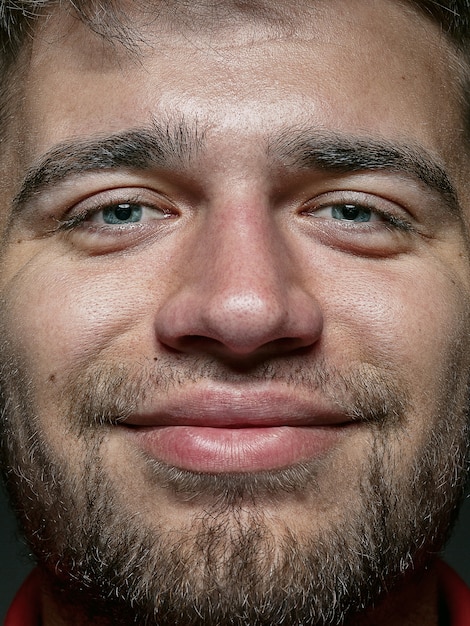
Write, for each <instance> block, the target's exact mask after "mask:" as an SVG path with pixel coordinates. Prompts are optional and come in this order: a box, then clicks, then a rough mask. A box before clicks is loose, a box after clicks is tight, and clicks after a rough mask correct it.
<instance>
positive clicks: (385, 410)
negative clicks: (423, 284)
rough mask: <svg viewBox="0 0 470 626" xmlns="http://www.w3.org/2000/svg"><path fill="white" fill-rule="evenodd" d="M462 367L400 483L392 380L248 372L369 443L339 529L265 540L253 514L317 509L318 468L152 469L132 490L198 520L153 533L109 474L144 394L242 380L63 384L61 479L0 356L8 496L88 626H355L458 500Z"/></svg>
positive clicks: (126, 376)
mask: <svg viewBox="0 0 470 626" xmlns="http://www.w3.org/2000/svg"><path fill="white" fill-rule="evenodd" d="M458 353H459V354H460V356H458V354H457V352H456V351H454V352H453V359H452V362H450V363H449V366H448V368H447V369H446V371H445V376H443V384H442V389H441V390H440V401H439V403H438V408H437V409H436V414H435V415H433V416H429V418H428V419H429V421H430V422H431V423H432V424H433V426H432V428H429V432H428V434H427V437H426V440H425V441H423V442H422V443H421V445H420V446H418V448H417V449H416V451H415V456H414V461H413V463H412V464H410V466H409V467H407V468H405V470H403V469H402V468H401V467H400V466H401V459H400V456H399V446H397V442H399V440H400V437H406V423H407V412H408V411H409V401H408V399H407V393H406V385H404V384H400V385H397V384H396V379H397V377H396V372H395V373H394V374H392V373H391V371H390V368H386V367H382V368H376V367H372V366H367V367H366V366H363V367H362V368H359V370H358V368H355V369H354V371H350V372H340V371H339V370H335V369H334V368H331V367H327V366H326V364H325V363H318V364H317V365H315V366H314V368H313V369H312V366H311V364H310V366H309V367H310V369H306V367H305V366H303V367H300V366H296V367H292V368H291V369H290V370H288V371H287V370H286V365H285V363H284V364H283V365H282V366H281V365H279V366H276V365H274V364H271V365H270V366H269V368H267V367H263V368H261V367H259V368H257V369H256V371H255V370H253V371H251V372H250V377H249V380H250V381H253V380H255V379H257V378H259V379H260V380H266V378H271V379H276V378H279V379H282V380H283V381H284V382H287V384H290V385H292V386H294V385H297V386H303V387H310V388H316V389H320V390H321V392H322V393H323V394H325V396H327V397H330V398H333V399H334V401H335V402H336V403H337V404H338V405H339V406H341V407H342V408H343V410H344V411H345V412H346V413H347V414H348V415H349V417H350V418H351V419H352V420H358V421H360V422H362V423H363V425H366V426H367V428H368V429H369V431H370V442H371V445H370V448H369V452H368V455H367V458H366V459H364V461H363V463H362V464H361V467H357V468H355V470H356V473H357V480H356V483H355V487H356V488H355V491H354V492H353V493H351V498H350V499H349V500H348V501H347V502H346V501H345V502H342V506H343V510H342V514H341V515H328V511H326V512H325V511H321V512H320V511H318V514H316V515H315V517H316V518H317V519H315V520H312V528H311V529H303V530H299V529H297V528H296V526H295V523H292V524H290V522H289V520H288V519H283V518H282V517H279V518H278V519H276V524H275V529H274V527H273V520H272V516H271V517H270V516H269V515H267V514H266V512H265V509H264V507H263V504H265V503H266V502H269V503H270V505H271V507H272V505H273V503H274V504H275V503H276V502H279V504H281V503H282V502H284V501H285V499H289V498H291V499H294V500H296V501H297V502H302V500H303V499H305V498H306V494H310V495H311V494H312V493H313V497H315V495H316V494H315V492H316V490H317V491H318V493H319V495H321V494H320V490H321V487H320V486H321V480H320V476H321V474H322V472H324V471H329V470H328V469H326V470H325V467H324V463H323V461H322V460H318V459H317V460H312V461H307V462H305V463H302V464H298V465H296V466H293V467H290V468H286V469H281V470H277V471H274V472H257V473H226V474H224V473H220V474H202V473H195V472H190V471H185V470H181V469H178V468H175V467H170V466H168V465H166V464H164V463H160V462H158V461H155V460H153V461H152V462H148V463H147V465H146V472H145V476H144V477H143V478H142V477H141V479H142V480H145V481H146V484H147V487H148V489H152V488H157V487H158V489H160V490H161V489H164V490H166V491H167V492H169V493H171V494H172V496H173V497H175V498H176V499H177V500H178V502H179V503H180V504H181V503H184V502H185V503H187V504H188V505H191V506H196V508H197V511H198V512H197V514H196V515H194V514H193V515H191V516H188V522H187V523H186V524H183V525H180V526H179V527H178V528H169V527H168V526H165V524H164V523H162V522H161V521H160V516H159V504H158V502H155V504H154V508H155V510H154V514H153V517H152V522H151V523H149V521H148V519H146V518H145V516H141V515H140V514H139V512H136V511H135V510H134V509H133V508H132V506H130V505H129V504H128V503H127V502H126V499H125V495H123V492H122V490H121V488H120V487H121V486H120V483H119V480H118V479H117V478H116V477H115V476H113V475H112V473H111V472H110V470H109V468H108V467H107V464H106V452H105V443H106V441H107V438H108V435H109V434H110V433H111V432H112V429H113V428H114V427H115V426H116V424H119V423H120V422H121V421H122V420H124V419H125V418H126V417H127V416H128V415H129V414H131V413H132V411H133V409H134V408H135V406H136V399H139V400H145V397H146V394H147V393H148V391H149V390H150V391H152V393H155V389H160V390H162V391H164V392H166V391H168V390H169V389H170V390H177V388H178V386H180V385H184V384H185V383H186V382H187V381H188V380H190V381H192V382H194V381H197V380H202V379H204V378H206V379H207V378H208V379H211V380H214V379H219V380H222V379H223V380H229V379H230V380H235V379H236V380H237V382H240V383H243V377H244V376H246V374H236V373H234V372H227V371H222V370H221V368H220V366H219V365H217V364H215V363H212V364H208V363H206V362H205V363H200V362H198V361H197V360H196V359H191V360H190V361H191V362H189V359H188V363H187V365H186V366H185V365H183V364H182V363H181V361H180V362H179V363H178V365H177V367H174V364H172V363H170V362H168V363H165V362H164V361H161V362H160V363H159V364H158V365H157V366H155V367H154V369H153V370H152V372H151V373H148V372H147V374H145V375H144V373H143V372H142V371H137V370H136V368H135V367H134V366H130V365H129V366H125V365H119V366H114V367H112V366H109V365H106V364H95V365H92V366H90V367H88V368H85V369H84V371H83V373H82V374H81V375H80V376H79V377H78V378H76V379H75V380H72V379H71V380H69V381H68V383H67V385H66V388H67V390H68V393H67V400H66V401H65V404H64V405H63V407H62V414H63V416H64V417H63V420H64V422H65V423H67V429H68V433H69V435H72V436H73V437H75V438H76V441H77V443H78V444H79V446H80V447H82V448H83V450H84V452H83V455H82V457H81V462H80V463H79V464H77V463H75V465H74V466H72V465H71V464H70V463H69V462H67V460H65V459H64V458H59V457H58V456H57V454H56V453H54V450H53V447H52V446H51V445H50V441H49V440H48V438H47V437H46V436H45V435H44V431H43V428H42V427H41V419H40V416H39V415H38V411H37V410H36V408H35V401H34V399H33V396H34V390H33V384H32V382H31V381H30V379H29V378H28V376H27V374H26V372H27V368H26V367H25V366H24V365H23V364H21V363H19V361H18V359H17V358H16V357H14V356H13V351H12V350H11V348H9V347H8V345H7V344H6V343H5V344H4V347H3V363H4V364H7V365H6V366H4V368H3V370H2V381H1V383H2V390H3V401H4V407H5V408H4V419H3V439H2V441H3V448H2V452H3V467H4V473H5V478H6V484H7V487H8V490H9V493H10V497H11V500H12V504H13V508H14V509H15V511H16V513H17V515H18V518H19V520H20V523H21V526H22V530H23V532H24V534H25V536H26V539H27V541H28V542H29V544H30V546H31V549H32V551H33V553H34V554H35V556H36V558H37V560H38V563H39V565H40V566H41V568H42V569H43V573H44V574H45V575H46V577H47V580H48V584H49V587H50V589H51V590H52V593H53V594H57V595H56V597H57V598H59V603H62V604H63V605H66V606H68V607H70V608H73V610H74V611H75V613H76V614H80V615H82V616H84V617H85V619H88V620H90V622H93V623H96V622H99V623H100V624H101V623H103V624H108V623H109V624H114V625H116V626H121V625H122V626H124V625H126V624H140V625H143V626H151V625H157V624H158V626H170V625H171V626H180V625H181V626H202V625H207V624H211V625H220V626H222V625H224V626H225V625H233V626H261V625H268V624H269V625H271V624H285V625H286V626H294V625H295V626H298V625H302V626H334V625H336V626H337V625H340V624H346V623H347V624H356V623H357V624H359V623H361V624H362V623H366V621H364V622H363V621H362V620H363V619H366V618H365V617H364V616H367V612H368V610H369V609H370V608H371V607H374V606H376V605H377V604H379V603H380V601H381V600H382V598H383V596H384V595H386V594H387V593H389V592H390V590H392V589H398V588H399V587H400V585H403V584H405V583H406V581H407V580H408V578H409V577H413V576H414V575H415V574H414V572H415V571H423V570H424V569H425V567H426V565H427V564H428V563H429V562H430V561H431V560H432V559H434V558H435V555H436V553H437V552H438V551H439V550H440V549H441V548H442V546H443V544H444V542H445V540H446V538H447V535H448V532H449V528H450V527H451V525H452V521H453V519H454V517H455V515H456V510H457V508H458V504H459V502H460V500H461V498H462V495H463V490H464V485H465V475H466V460H467V442H468V426H467V400H468V380H467V378H466V377H465V376H462V371H463V370H462V361H463V360H464V351H463V350H459V351H458ZM456 354H457V356H456ZM449 361H450V360H449ZM6 372H8V375H6ZM247 380H248V379H247ZM392 444H393V445H392ZM397 450H398V452H397ZM340 480H341V479H340V478H339V477H338V481H340ZM320 517H325V522H324V523H318V518H320ZM293 521H294V520H293ZM72 614H73V613H72ZM77 623H79V622H77Z"/></svg>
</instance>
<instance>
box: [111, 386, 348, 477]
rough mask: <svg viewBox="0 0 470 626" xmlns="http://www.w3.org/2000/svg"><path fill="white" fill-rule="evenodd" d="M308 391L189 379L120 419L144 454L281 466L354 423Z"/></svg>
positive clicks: (239, 468) (310, 454)
mask: <svg viewBox="0 0 470 626" xmlns="http://www.w3.org/2000/svg"><path fill="white" fill-rule="evenodd" d="M309 396H310V394H306V393H302V392H298V391H297V390H295V389H294V390H292V389H286V388H285V387H280V386H276V387H274V386H271V387H269V386H265V387H264V388H262V389H260V388H250V387H248V388H247V387H244V388H243V389H241V388H240V389H237V388H233V387H229V386H218V387H215V386H191V387H189V388H185V389H183V390H181V391H180V392H178V393H177V394H174V396H172V397H171V398H163V399H160V401H159V404H158V407H157V406H156V407H146V408H145V409H141V410H137V411H135V412H134V413H133V414H132V415H130V416H129V417H128V418H127V419H126V420H125V421H123V422H122V423H121V425H122V426H124V427H125V428H126V429H127V431H128V434H129V436H130V437H131V438H134V439H135V440H136V441H137V445H138V446H139V447H140V448H141V449H142V451H143V452H144V453H145V454H146V455H148V456H149V457H151V458H153V459H156V460H159V461H161V462H164V463H166V464H168V465H171V466H175V467H178V468H180V469H185V470H188V471H193V472H209V473H219V472H259V471H270V470H278V469H282V468H285V467H289V466H292V465H295V464H298V463H303V462H307V461H309V460H311V459H314V458H317V457H321V456H324V455H325V454H327V453H328V451H329V450H331V449H332V447H334V446H335V444H336V443H337V442H339V440H340V439H341V438H342V437H343V436H344V435H345V432H346V431H347V430H349V427H351V426H353V425H354V424H355V422H353V421H352V420H351V419H350V418H349V417H347V416H346V414H345V412H344V411H342V410H341V409H340V408H339V407H338V406H336V405H335V404H334V403H332V402H331V401H328V400H326V399H325V398H323V397H317V396H316V394H311V397H309ZM313 396H314V397H313Z"/></svg>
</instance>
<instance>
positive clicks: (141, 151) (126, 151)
mask: <svg viewBox="0 0 470 626" xmlns="http://www.w3.org/2000/svg"><path fill="white" fill-rule="evenodd" d="M202 143H203V133H202V132H201V131H200V130H199V128H198V126H197V125H194V127H192V128H189V127H188V126H186V124H185V123H184V122H182V121H181V122H178V123H177V124H174V125H167V126H163V125H160V124H158V123H156V122H154V123H153V124H152V125H151V126H150V127H149V128H137V129H131V130H128V131H125V132H122V133H117V134H114V135H110V136H103V137H92V138H85V139H72V140H70V141H66V142H63V143H60V144H58V145H57V146H55V147H54V148H52V149H51V150H50V151H48V152H46V153H45V154H44V155H43V156H42V157H41V158H40V160H39V161H38V162H37V163H35V164H34V165H33V166H32V167H30V169H29V170H28V171H27V173H26V175H25V177H24V179H23V181H22V183H21V186H20V189H19V192H18V193H17V194H16V196H15V198H14V200H13V211H12V212H13V214H15V213H18V212H20V211H21V210H22V209H23V208H24V207H25V206H26V205H27V204H28V203H29V202H30V201H31V200H32V199H33V197H34V196H36V195H37V194H39V193H40V192H41V191H44V189H47V188H49V187H53V186H55V185H58V184H60V183H61V182H62V181H64V180H65V179H67V178H68V177H70V176H74V175H77V174H82V173H85V172H94V171H95V172H96V171H100V170H113V169H122V168H130V169H137V170H141V171H142V170H148V169H151V168H156V167H171V166H172V165H173V166H181V165H182V164H184V163H188V162H189V161H190V159H191V158H192V157H193V156H194V154H196V153H197V152H198V151H199V150H200V148H201V146H202Z"/></svg>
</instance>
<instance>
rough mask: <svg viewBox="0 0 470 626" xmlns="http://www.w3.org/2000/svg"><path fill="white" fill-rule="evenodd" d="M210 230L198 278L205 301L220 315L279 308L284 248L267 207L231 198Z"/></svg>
mask: <svg viewBox="0 0 470 626" xmlns="http://www.w3.org/2000/svg"><path fill="white" fill-rule="evenodd" d="M210 228H211V230H210V231H208V235H209V241H208V242H207V249H206V251H205V252H206V253H207V252H208V253H209V255H208V258H207V259H206V264H205V267H206V269H207V271H206V272H204V276H203V282H207V283H208V284H207V286H206V287H207V290H208V294H207V295H208V298H209V300H208V302H212V304H213V306H215V308H216V309H217V310H219V311H221V310H223V311H225V313H226V314H227V313H229V312H232V313H233V314H237V313H242V314H243V311H245V312H248V310H249V311H250V312H251V314H252V315H256V314H261V315H266V314H268V313H269V311H268V309H269V308H270V307H276V308H278V307H279V306H282V302H281V301H282V299H283V292H284V290H285V289H286V288H287V287H288V285H287V284H286V278H287V277H286V276H283V275H284V273H285V272H286V270H287V265H286V264H285V262H286V250H285V249H284V248H285V245H284V242H283V241H282V238H281V237H280V236H279V234H278V233H277V231H276V228H275V221H274V216H273V215H272V213H270V212H269V209H267V208H266V207H264V206H262V204H261V202H260V203H248V202H243V201H240V202H233V200H232V201H231V202H230V203H228V204H227V206H226V207H225V208H224V210H221V211H220V212H219V214H218V215H216V216H214V220H213V221H212V224H211V227H210ZM282 261H284V264H283V263H282ZM273 312H274V311H273Z"/></svg>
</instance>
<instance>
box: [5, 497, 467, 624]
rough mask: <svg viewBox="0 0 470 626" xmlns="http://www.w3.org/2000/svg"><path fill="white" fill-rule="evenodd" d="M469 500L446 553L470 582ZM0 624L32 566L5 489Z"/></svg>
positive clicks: (452, 563) (448, 558)
mask: <svg viewBox="0 0 470 626" xmlns="http://www.w3.org/2000/svg"><path fill="white" fill-rule="evenodd" d="M469 528H470V499H467V500H466V502H465V504H464V506H463V508H462V510H461V513H460V517H459V520H458V522H457V525H456V528H455V531H454V534H453V536H452V539H451V541H450V542H449V545H448V546H447V549H446V552H445V559H446V561H447V562H448V563H450V564H451V565H452V566H453V567H454V568H455V569H456V570H457V571H458V572H459V574H460V575H461V576H462V577H463V578H464V580H466V582H467V583H468V584H469V585H470V558H469V557H470V533H469V532H468V529H469ZM0 541H1V560H0V580H1V592H0V624H3V620H4V617H5V613H6V611H7V609H8V606H9V604H10V602H11V600H12V598H13V596H14V594H15V592H16V590H17V589H18V587H19V586H20V584H21V582H22V580H23V579H24V577H25V576H26V574H27V573H28V571H29V570H30V569H31V567H32V566H31V563H30V562H29V560H28V556H27V554H28V553H27V550H26V548H25V547H24V546H23V544H22V543H21V542H20V541H19V540H18V538H17V535H16V530H15V522H14V519H13V515H12V514H11V512H10V510H9V508H8V505H7V504H6V501H5V496H4V494H3V492H1V493H0Z"/></svg>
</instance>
